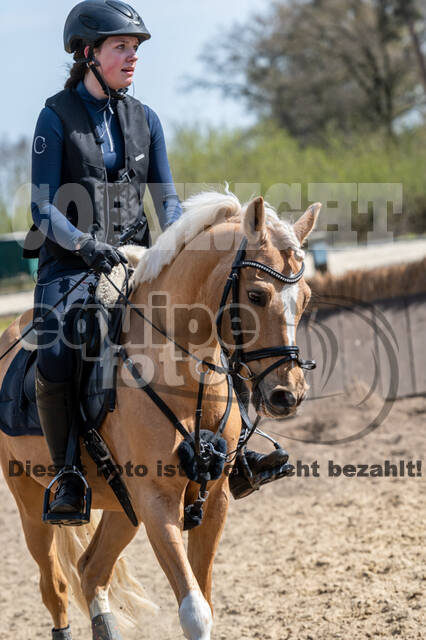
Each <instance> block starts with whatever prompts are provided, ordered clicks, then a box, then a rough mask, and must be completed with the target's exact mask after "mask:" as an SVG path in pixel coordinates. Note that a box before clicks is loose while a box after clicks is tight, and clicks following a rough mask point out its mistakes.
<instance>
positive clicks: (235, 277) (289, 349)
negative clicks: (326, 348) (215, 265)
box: [216, 238, 316, 386]
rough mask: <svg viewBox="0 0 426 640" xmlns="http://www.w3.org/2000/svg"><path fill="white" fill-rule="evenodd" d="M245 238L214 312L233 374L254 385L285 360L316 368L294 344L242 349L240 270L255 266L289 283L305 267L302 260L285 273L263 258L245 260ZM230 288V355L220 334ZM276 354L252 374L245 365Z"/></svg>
mask: <svg viewBox="0 0 426 640" xmlns="http://www.w3.org/2000/svg"><path fill="white" fill-rule="evenodd" d="M247 244H248V240H247V238H243V241H242V242H241V245H240V247H239V249H238V252H237V255H236V256H235V260H234V262H233V264H232V268H231V273H230V274H229V276H228V279H227V281H226V284H225V288H224V290H223V294H222V299H221V301H220V306H219V310H218V312H217V316H216V327H217V335H218V339H219V342H220V345H221V347H222V349H223V351H224V352H225V354H226V356H227V357H228V358H229V366H230V368H231V369H232V372H233V374H236V375H238V376H239V377H240V378H242V379H243V380H246V381H250V382H252V383H253V386H257V385H258V384H259V383H260V382H261V380H263V378H264V377H265V376H267V375H268V373H270V372H271V371H273V370H274V369H277V368H278V367H280V366H281V365H282V364H284V363H285V362H295V363H297V365H298V366H299V367H301V368H302V369H309V370H310V369H315V367H316V363H315V361H314V360H302V359H301V358H300V355H299V347H297V346H296V345H291V346H278V347H265V348H264V349H257V350H255V351H247V352H245V351H244V344H243V331H242V323H241V315H240V286H239V283H240V271H241V269H242V268H244V267H253V268H254V269H260V270H261V271H264V272H265V273H267V274H268V275H270V276H272V277H273V278H275V279H276V280H279V281H280V282H284V283H285V284H288V285H292V284H296V282H299V280H300V279H301V278H302V277H303V273H304V271H305V264H304V263H303V262H302V266H301V268H300V270H299V271H298V272H297V273H295V274H292V275H289V276H285V275H284V274H283V273H280V272H279V271H275V269H272V267H269V266H268V265H266V264H263V263H262V262H256V261H255V260H246V259H245V256H246V248H247ZM231 292H232V301H231V304H230V305H228V308H229V314H230V318H231V333H232V337H233V339H234V342H235V349H234V351H233V353H232V355H230V351H229V349H228V347H227V346H226V345H225V344H224V341H223V338H222V319H223V315H224V312H225V310H226V308H227V304H226V302H227V300H228V297H229V294H230V293H231ZM275 356H283V357H282V358H280V359H279V360H278V361H277V362H275V363H274V364H271V366H269V367H267V368H266V369H264V370H263V371H262V372H261V373H258V374H254V373H253V372H252V371H251V369H250V367H249V366H248V364H247V363H248V362H252V361H253V360H262V359H263V358H273V357H275ZM242 368H244V369H245V370H246V371H247V372H248V374H249V375H248V376H244V375H242V374H241V369H242Z"/></svg>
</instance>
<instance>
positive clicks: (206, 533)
mask: <svg viewBox="0 0 426 640" xmlns="http://www.w3.org/2000/svg"><path fill="white" fill-rule="evenodd" d="M228 505H229V490H228V488H227V486H225V484H224V483H223V482H221V483H220V484H219V485H218V486H213V488H212V489H211V490H210V492H209V498H208V502H207V505H206V508H205V514H204V518H203V522H202V524H201V525H200V526H199V527H195V528H194V529H191V530H190V531H189V534H188V558H189V561H190V563H191V566H192V570H193V571H194V574H195V577H196V578H197V581H198V584H199V585H200V589H201V591H202V592H203V595H204V597H205V598H206V600H207V602H208V603H209V605H210V607H211V610H212V611H213V605H212V600H211V589H212V573H213V560H214V557H215V554H216V550H217V547H218V544H219V540H220V537H221V535H222V532H223V528H224V526H225V520H226V514H227V512H228Z"/></svg>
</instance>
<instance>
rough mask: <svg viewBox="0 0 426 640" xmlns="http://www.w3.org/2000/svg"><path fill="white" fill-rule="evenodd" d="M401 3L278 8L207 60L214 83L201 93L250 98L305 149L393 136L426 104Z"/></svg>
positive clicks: (357, 1) (235, 33) (311, 2)
mask: <svg viewBox="0 0 426 640" xmlns="http://www.w3.org/2000/svg"><path fill="white" fill-rule="evenodd" d="M395 1H396V0H290V1H289V2H283V1H281V2H274V3H273V4H272V5H271V6H270V7H269V9H268V11H267V12H266V13H265V14H262V15H256V16H254V17H252V18H251V19H250V21H249V22H248V23H247V24H240V25H236V26H234V27H233V28H232V29H231V30H230V31H229V32H228V33H226V34H224V36H223V37H221V38H220V39H219V40H218V44H217V45H216V46H215V48H214V49H211V48H210V49H208V50H205V51H204V53H203V55H202V59H203V60H204V63H205V65H206V66H207V67H209V69H210V70H211V71H212V73H213V77H214V78H215V79H214V80H213V81H210V80H198V81H197V82H196V85H197V86H203V87H209V88H211V87H214V88H219V89H221V90H222V92H223V94H224V95H225V96H232V97H237V98H243V99H244V100H245V101H246V103H247V105H248V107H249V108H250V109H251V110H253V111H254V112H256V113H257V114H258V115H260V116H261V117H272V118H273V119H274V120H275V121H276V122H277V123H278V124H279V125H280V126H282V127H284V128H286V129H287V130H288V131H289V132H290V133H291V134H292V135H294V136H296V137H298V138H299V139H302V140H304V141H312V140H324V139H326V137H327V135H328V132H329V130H330V129H338V130H340V131H343V132H346V133H350V132H352V131H354V130H367V131H371V130H377V129H380V128H382V129H384V130H385V131H386V132H387V133H388V134H389V135H390V136H392V134H393V128H394V123H395V121H396V120H397V118H399V117H400V116H403V115H405V114H407V113H408V112H410V111H411V110H412V109H413V108H415V107H417V106H419V104H423V103H424V97H423V95H422V96H421V98H420V97H419V92H418V90H417V89H418V74H417V71H416V67H417V63H416V62H415V54H414V51H413V48H412V46H411V43H410V41H409V39H407V38H406V36H405V31H406V27H405V25H404V24H403V22H402V20H401V18H400V17H397V16H396V14H395V4H394V3H395ZM423 36H424V34H422V37H423ZM210 75H211V74H210Z"/></svg>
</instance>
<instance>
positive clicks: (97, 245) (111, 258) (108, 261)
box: [76, 233, 127, 274]
mask: <svg viewBox="0 0 426 640" xmlns="http://www.w3.org/2000/svg"><path fill="white" fill-rule="evenodd" d="M76 251H77V253H78V254H79V255H80V256H81V257H82V258H83V260H84V262H85V263H86V264H87V265H88V266H89V267H91V268H92V269H95V271H99V272H101V273H106V274H109V273H111V271H112V268H113V267H115V266H116V265H117V264H120V262H126V263H127V258H126V256H124V255H123V254H122V253H121V251H119V250H118V249H115V247H113V246H112V245H110V244H107V243H106V242H100V241H99V240H96V239H95V238H93V237H92V236H91V235H90V234H89V233H83V234H82V235H81V236H80V237H79V238H78V241H77V245H76Z"/></svg>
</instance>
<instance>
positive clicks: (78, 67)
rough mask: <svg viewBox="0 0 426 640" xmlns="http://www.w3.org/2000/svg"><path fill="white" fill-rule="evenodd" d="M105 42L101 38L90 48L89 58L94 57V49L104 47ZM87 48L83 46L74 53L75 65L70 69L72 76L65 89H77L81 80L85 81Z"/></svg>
mask: <svg viewBox="0 0 426 640" xmlns="http://www.w3.org/2000/svg"><path fill="white" fill-rule="evenodd" d="M105 40H106V38H99V39H98V40H96V42H95V44H94V45H91V46H90V51H89V57H91V56H92V55H93V50H94V49H99V48H100V47H101V46H102V44H103V43H104V42H105ZM85 48H86V46H85V45H83V44H82V45H81V46H80V47H78V49H77V50H76V51H75V52H74V64H73V66H72V67H71V69H70V75H69V78H68V80H67V81H66V83H65V87H64V88H65V89H75V88H76V86H77V85H78V83H79V82H80V80H84V76H85V75H86V72H87V65H86V56H85V55H84V50H85Z"/></svg>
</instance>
